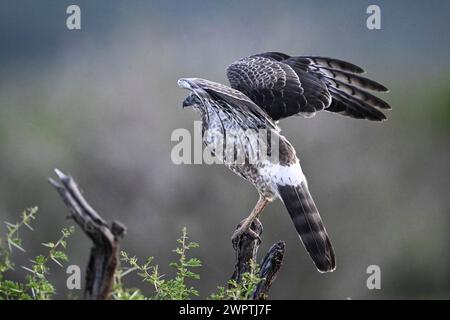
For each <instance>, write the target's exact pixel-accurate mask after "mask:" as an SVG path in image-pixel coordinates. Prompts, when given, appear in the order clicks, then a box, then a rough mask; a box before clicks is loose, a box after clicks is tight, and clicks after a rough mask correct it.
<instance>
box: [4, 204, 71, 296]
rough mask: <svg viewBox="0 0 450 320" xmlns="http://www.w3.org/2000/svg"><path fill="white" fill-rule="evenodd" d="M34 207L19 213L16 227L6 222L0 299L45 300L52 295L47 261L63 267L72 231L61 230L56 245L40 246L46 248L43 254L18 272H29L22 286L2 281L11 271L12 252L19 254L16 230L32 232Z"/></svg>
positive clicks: (35, 211) (53, 289) (20, 240)
mask: <svg viewBox="0 0 450 320" xmlns="http://www.w3.org/2000/svg"><path fill="white" fill-rule="evenodd" d="M37 211H38V209H37V207H34V208H29V209H27V210H25V211H24V212H22V215H21V220H20V221H18V222H16V223H9V222H6V226H7V229H8V232H7V235H6V242H7V244H8V246H7V247H6V246H4V243H3V240H1V241H0V299H2V300H3V299H26V300H29V299H36V300H48V299H51V298H52V296H53V295H54V294H55V287H54V286H53V284H52V283H51V282H50V281H49V280H48V278H47V276H48V274H49V272H50V267H49V262H50V260H51V261H53V262H54V263H56V264H57V265H58V266H60V267H63V265H62V262H67V261H68V257H67V255H66V253H65V252H64V250H65V249H66V247H67V241H66V240H67V238H68V237H69V236H70V235H71V234H72V233H73V232H74V228H73V227H70V228H68V229H67V228H64V229H62V231H61V233H62V235H61V237H60V238H59V239H58V241H57V242H55V243H54V242H48V243H43V244H42V245H43V246H45V247H47V248H48V252H47V253H46V254H41V255H38V256H36V257H35V258H34V259H32V260H31V266H29V267H24V266H22V268H23V269H24V270H26V271H28V272H29V274H27V275H26V278H25V282H24V283H21V282H15V281H11V280H7V279H5V275H4V274H5V273H6V272H7V271H10V270H14V263H13V262H12V260H11V254H12V251H13V248H17V249H19V250H20V251H22V252H25V249H23V247H22V239H21V237H20V235H19V230H20V229H21V228H22V227H23V226H26V227H27V228H28V229H30V230H33V228H32V227H31V225H30V222H31V221H32V220H34V219H36V213H37Z"/></svg>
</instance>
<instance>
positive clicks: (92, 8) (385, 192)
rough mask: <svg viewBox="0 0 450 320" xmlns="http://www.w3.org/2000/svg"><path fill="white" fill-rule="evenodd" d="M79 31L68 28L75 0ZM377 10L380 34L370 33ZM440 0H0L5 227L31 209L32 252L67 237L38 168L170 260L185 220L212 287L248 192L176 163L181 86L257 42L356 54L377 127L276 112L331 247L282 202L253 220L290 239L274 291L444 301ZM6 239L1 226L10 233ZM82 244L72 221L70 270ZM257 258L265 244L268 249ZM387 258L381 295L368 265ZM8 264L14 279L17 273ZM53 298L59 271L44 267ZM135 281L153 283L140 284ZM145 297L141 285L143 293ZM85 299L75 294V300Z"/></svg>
mask: <svg viewBox="0 0 450 320" xmlns="http://www.w3.org/2000/svg"><path fill="white" fill-rule="evenodd" d="M73 3H75V4H78V5H80V7H81V11H82V30H81V31H69V30H67V29H66V25H65V20H66V17H67V15H66V14H65V11H66V8H67V6H68V5H69V4H73ZM372 3H376V4H378V5H380V7H381V17H382V22H381V23H382V29H381V30H378V31H371V30H368V29H367V28H366V18H367V14H366V8H367V6H368V5H370V4H372ZM449 32H450V2H448V1H359V0H354V1H349V0H347V1H339V2H338V1H323V0H321V1H256V0H255V1H226V2H219V1H160V2H154V1H137V0H134V1H127V2H125V1H118V0H117V1H100V0H96V1H62V0H60V1H44V0H41V1H23V0H21V1H16V0H14V1H13V0H2V1H1V2H0V40H1V49H0V61H1V63H0V220H7V221H15V220H17V218H18V215H19V213H20V211H21V210H22V209H24V208H25V207H29V206H34V205H36V206H38V207H39V208H40V212H39V215H38V219H37V221H36V225H35V226H36V228H35V231H34V232H24V233H23V237H24V239H25V240H24V246H25V247H26V248H28V252H27V254H23V253H20V252H18V251H15V252H14V254H15V259H16V261H17V264H18V265H28V264H29V261H28V260H27V259H28V258H29V257H30V255H31V256H33V255H36V254H38V253H41V252H43V251H44V250H45V248H43V247H42V246H40V243H41V242H46V241H51V240H54V239H56V238H58V237H59V230H60V228H61V227H63V226H67V225H72V224H74V223H73V222H72V221H68V220H66V219H65V216H66V215H67V211H66V208H65V207H64V205H63V204H62V202H61V200H60V199H59V197H58V195H57V194H56V192H55V191H54V190H53V189H52V188H51V187H50V186H49V185H48V183H47V181H46V178H47V177H48V176H51V175H52V174H53V173H52V169H53V168H54V167H58V168H60V169H62V170H64V171H68V172H70V173H71V174H72V175H74V176H75V177H76V178H77V180H78V181H79V183H80V184H81V186H82V188H83V190H84V191H85V194H86V195H87V198H88V200H90V202H91V203H92V204H93V205H94V206H95V208H96V209H97V210H98V211H99V212H100V213H101V214H102V215H103V216H104V217H105V218H106V219H108V220H113V219H117V220H120V221H121V222H123V223H124V224H125V225H127V226H128V234H127V236H126V238H125V239H124V241H123V248H124V249H125V250H127V251H128V252H129V253H130V254H132V255H137V256H138V257H140V258H141V259H144V258H145V257H147V256H150V255H152V256H155V262H157V263H158V264H160V266H161V268H162V269H163V271H164V272H165V273H167V274H169V275H170V274H171V271H170V268H169V267H167V264H168V262H169V261H171V260H172V259H173V258H174V254H173V253H172V252H171V249H172V248H173V247H174V246H175V245H176V244H175V239H176V238H177V237H178V235H179V233H180V230H181V228H182V227H183V226H186V227H187V228H188V231H189V232H190V234H191V237H192V239H193V240H195V241H198V242H199V243H200V248H199V249H197V250H196V252H195V254H196V255H197V256H198V257H199V258H200V259H201V260H202V261H203V265H204V267H203V268H202V270H201V271H200V274H201V281H199V282H198V283H197V284H196V286H198V288H199V289H200V292H201V295H202V296H203V297H204V296H206V295H208V294H209V293H211V292H212V291H214V290H215V287H216V286H217V285H223V284H224V283H226V281H227V279H228V278H229V276H230V274H231V271H232V269H233V262H234V256H233V250H232V247H231V243H230V240H229V239H230V236H231V234H232V231H233V230H234V228H235V225H236V224H237V223H238V222H239V221H240V220H241V219H242V218H243V217H245V216H246V215H247V214H248V212H249V211H250V210H251V208H252V207H253V205H254V203H255V201H256V200H257V194H256V192H255V190H254V189H253V187H252V186H251V185H250V184H248V183H245V182H243V181H242V180H240V178H238V177H237V176H235V175H233V174H231V173H230V172H229V171H228V170H227V169H226V168H224V167H222V166H218V165H214V166H207V165H174V164H173V163H172V162H171V159H170V152H171V149H172V147H173V146H174V145H175V143H174V142H171V140H170V135H171V133H172V131H173V130H174V129H176V128H187V129H189V130H190V131H191V132H192V131H193V121H194V120H196V119H197V115H196V114H195V113H194V112H192V111H191V110H182V108H181V101H182V99H183V98H184V96H185V95H186V92H184V91H183V90H181V89H179V88H178V87H177V85H176V80H177V79H178V78H179V77H183V76H197V77H203V78H207V79H211V80H214V81H218V82H222V83H227V80H226V77H225V68H226V66H227V65H228V64H230V63H231V62H233V61H234V60H236V59H238V58H239V57H242V56H246V55H250V54H253V53H258V52H263V51H281V52H286V53H288V54H293V55H323V56H332V57H336V58H341V59H345V60H349V61H351V62H353V63H355V64H358V65H361V66H362V67H363V68H364V69H366V70H368V73H367V75H368V76H369V77H370V78H373V79H375V80H378V81H380V82H381V83H383V84H385V85H386V86H388V87H389V88H390V89H391V91H390V93H389V94H383V95H382V97H383V98H385V99H386V100H387V101H389V102H390V104H391V105H392V107H393V109H392V111H388V118H389V121H387V122H384V123H382V124H379V123H371V122H367V121H358V120H352V119H347V118H343V117H340V116H336V115H334V114H328V113H326V112H322V113H320V114H318V115H317V116H316V117H315V118H313V119H302V118H292V119H287V120H284V121H282V123H281V127H282V128H283V130H284V134H285V135H286V136H287V137H288V138H289V139H290V140H291V141H292V143H293V144H294V146H295V147H296V149H297V151H298V153H299V155H300V157H301V160H302V164H303V168H304V171H305V173H306V175H307V176H308V178H309V184H310V188H311V191H312V193H313V195H314V197H315V200H316V202H317V204H318V207H319V209H320V211H321V215H322V217H323V219H324V220H325V223H326V225H327V229H328V231H329V233H330V235H331V238H332V241H333V243H334V247H335V249H336V253H337V270H336V271H335V272H334V273H332V274H325V275H322V274H319V273H318V272H317V271H316V270H315V268H314V266H313V264H312V263H311V262H310V260H309V257H308V256H307V254H306V252H305V250H304V249H303V247H302V245H301V243H300V242H299V240H298V238H297V235H296V232H295V230H294V228H293V226H292V224H291V221H290V219H289V216H288V214H287V212H286V211H285V209H284V207H283V206H282V204H281V202H277V203H274V204H273V205H271V206H270V207H269V208H268V209H267V210H266V211H265V212H264V215H263V223H264V226H265V231H264V234H263V244H262V248H261V250H262V251H265V250H267V249H268V248H269V247H270V245H271V244H272V243H274V242H275V241H276V240H279V239H283V240H285V241H286V242H287V253H286V257H285V263H284V265H283V268H282V271H281V273H280V275H279V278H278V280H277V281H276V283H275V285H274V287H273V290H272V294H271V297H272V298H274V299H316V298H319V299H346V298H348V297H350V298H352V299H381V298H387V299H400V298H426V299H427V298H449V297H450V263H449V262H450V250H449V249H448V246H449V244H450V241H449V240H450V239H449V235H448V234H449V230H450V224H449V223H450V218H449V214H450V204H449V191H450V188H449V173H450V172H449V162H450V147H449V142H450V139H449V133H450V111H449V110H450V61H449V57H450V41H449ZM1 230H2V234H4V233H3V232H4V231H5V229H3V227H2V229H1ZM89 248H90V243H89V241H88V240H87V238H86V237H85V236H84V235H83V234H82V233H81V232H80V230H79V229H77V232H76V234H75V235H74V236H73V238H72V239H71V240H70V242H69V255H70V259H71V260H70V263H72V264H78V265H80V266H81V267H82V268H84V266H85V264H86V262H87V257H88V252H89ZM261 253H262V252H261ZM372 264H375V265H379V266H380V268H381V286H382V287H381V290H372V291H370V290H368V289H367V288H366V279H367V277H368V275H367V274H366V268H367V266H369V265H372ZM24 275H25V273H24V271H23V270H21V269H20V268H17V270H16V273H14V274H12V275H11V276H12V277H13V278H16V279H22V278H23V277H24ZM52 278H53V279H55V280H56V281H57V283H58V284H59V285H58V287H57V290H58V297H59V298H65V297H66V296H67V295H68V292H67V289H65V272H64V269H60V268H58V267H57V266H56V265H55V266H54V267H53V268H52ZM126 283H127V284H128V285H129V286H140V287H143V288H145V285H142V284H141V283H140V282H139V280H138V279H137V278H134V277H129V278H128V279H126ZM144 291H145V290H144ZM75 294H77V295H79V296H81V292H78V293H75Z"/></svg>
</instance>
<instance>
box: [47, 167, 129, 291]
mask: <svg viewBox="0 0 450 320" xmlns="http://www.w3.org/2000/svg"><path fill="white" fill-rule="evenodd" d="M55 173H56V175H57V176H58V179H59V181H55V180H53V179H51V178H49V182H50V183H51V185H52V186H53V187H55V188H56V190H57V191H58V193H59V195H60V196H61V198H62V199H63V201H64V203H65V204H66V206H67V207H68V208H69V210H70V212H71V218H73V219H74V220H75V222H76V223H77V224H78V225H79V226H80V228H81V229H82V230H83V231H84V233H85V234H86V235H87V236H88V237H89V238H90V239H91V240H92V242H93V245H94V246H93V247H92V249H91V255H90V258H89V262H88V265H87V268H86V287H85V292H84V294H85V298H86V299H91V300H105V299H109V298H110V295H111V291H112V287H113V285H114V274H115V271H116V267H117V264H118V259H119V256H118V253H119V241H120V239H121V238H122V237H123V236H124V234H125V230H126V229H125V227H124V226H123V225H122V224H121V223H119V222H116V221H113V222H112V224H111V226H109V225H108V224H107V222H106V221H105V220H104V219H103V218H102V217H101V216H100V215H99V214H98V213H97V212H96V211H95V210H94V209H93V208H92V207H91V206H90V205H89V203H88V202H87V201H86V200H85V198H84V197H83V195H82V194H81V191H80V189H79V187H78V185H77V183H76V182H75V180H74V179H73V178H72V177H71V176H68V175H66V174H64V173H62V172H61V171H59V170H58V169H55Z"/></svg>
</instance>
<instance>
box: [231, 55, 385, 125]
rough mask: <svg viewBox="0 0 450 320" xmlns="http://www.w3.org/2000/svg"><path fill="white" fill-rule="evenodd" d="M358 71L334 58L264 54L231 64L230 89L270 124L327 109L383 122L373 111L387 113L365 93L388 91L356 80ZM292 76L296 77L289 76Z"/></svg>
mask: <svg viewBox="0 0 450 320" xmlns="http://www.w3.org/2000/svg"><path fill="white" fill-rule="evenodd" d="M363 72H364V70H363V69H362V68H361V67H359V66H356V65H354V64H352V63H350V62H346V61H343V60H339V59H333V58H326V57H314V56H298V57H290V56H288V55H286V54H284V53H280V52H265V53H261V54H257V55H253V56H249V57H246V58H242V59H240V60H238V61H236V62H234V63H232V64H231V65H230V66H229V67H228V69H227V76H228V79H229V81H230V85H231V87H233V88H235V89H237V90H239V91H241V92H243V93H244V94H245V95H247V96H248V97H249V98H250V99H251V100H253V101H254V102H255V103H256V104H257V105H259V106H260V107H261V108H263V109H264V110H265V111H266V112H267V113H268V114H269V116H271V117H272V119H274V120H278V119H282V118H286V117H289V116H291V115H294V114H303V115H313V114H314V113H315V112H316V111H320V110H327V111H331V112H337V113H340V114H343V115H347V116H350V117H353V118H358V119H368V120H373V121H381V120H384V119H386V117H385V116H384V114H383V113H382V112H381V111H379V110H378V109H390V106H389V105H388V104H387V103H386V102H385V101H383V100H382V99H380V98H378V97H376V96H374V95H373V94H371V93H369V92H368V91H367V90H374V91H381V92H385V91H388V90H387V88H386V87H385V86H383V85H381V84H379V83H378V82H376V81H373V80H371V79H368V78H365V77H362V76H361V75H359V74H361V73H363ZM293 73H294V74H295V75H296V76H293Z"/></svg>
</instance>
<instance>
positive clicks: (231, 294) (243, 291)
mask: <svg viewBox="0 0 450 320" xmlns="http://www.w3.org/2000/svg"><path fill="white" fill-rule="evenodd" d="M261 280H262V279H261V278H260V277H259V266H258V264H257V263H256V262H255V261H253V260H250V270H249V271H248V272H245V273H243V274H242V279H241V282H239V283H237V282H236V281H235V280H230V281H228V289H225V287H218V288H217V292H216V293H213V294H211V296H210V299H211V300H250V299H252V296H253V292H254V291H255V289H256V286H257V285H258V283H259V282H260V281H261Z"/></svg>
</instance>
